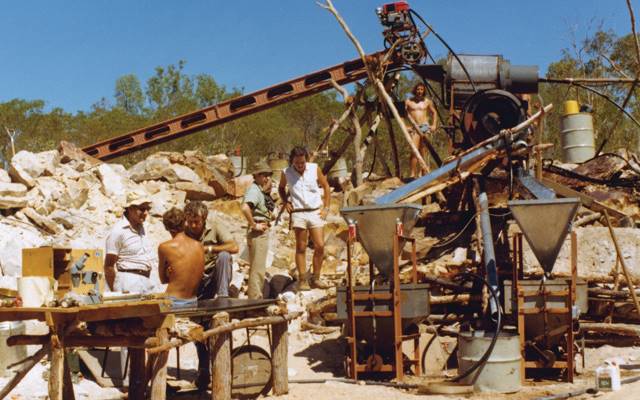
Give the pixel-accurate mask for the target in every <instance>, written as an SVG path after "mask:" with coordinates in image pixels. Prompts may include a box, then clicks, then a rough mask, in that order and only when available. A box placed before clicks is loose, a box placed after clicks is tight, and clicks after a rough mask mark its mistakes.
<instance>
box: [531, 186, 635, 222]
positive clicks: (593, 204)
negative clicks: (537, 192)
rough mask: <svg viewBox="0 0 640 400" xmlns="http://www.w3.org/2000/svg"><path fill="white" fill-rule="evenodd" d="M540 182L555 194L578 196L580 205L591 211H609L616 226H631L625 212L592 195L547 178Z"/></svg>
mask: <svg viewBox="0 0 640 400" xmlns="http://www.w3.org/2000/svg"><path fill="white" fill-rule="evenodd" d="M541 182H542V184H543V185H545V186H548V187H549V188H551V189H553V190H554V191H555V192H556V193H557V194H559V195H561V196H563V197H578V198H579V199H580V202H581V203H582V205H583V206H585V207H586V208H588V209H590V210H592V211H597V212H601V213H604V211H605V210H606V211H607V212H608V213H609V215H610V216H612V217H613V218H614V219H615V221H616V224H617V226H621V227H625V226H632V225H629V222H631V218H630V217H629V216H628V215H627V214H625V213H623V212H621V211H618V210H616V209H615V208H611V207H609V206H607V205H606V204H604V203H601V202H599V201H597V200H596V199H594V198H593V197H591V196H589V195H587V194H584V193H581V192H578V191H576V190H573V189H571V188H570V187H567V186H565V185H563V184H561V183H558V182H556V181H553V180H551V179H549V178H542V181H541Z"/></svg>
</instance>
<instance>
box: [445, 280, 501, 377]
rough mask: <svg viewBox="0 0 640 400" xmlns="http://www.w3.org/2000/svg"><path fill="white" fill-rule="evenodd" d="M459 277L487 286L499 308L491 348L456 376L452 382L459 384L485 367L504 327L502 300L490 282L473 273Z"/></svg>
mask: <svg viewBox="0 0 640 400" xmlns="http://www.w3.org/2000/svg"><path fill="white" fill-rule="evenodd" d="M458 277H462V278H463V281H466V280H469V279H468V278H472V279H473V280H476V281H480V282H482V284H483V285H484V286H486V287H487V289H488V290H489V293H490V295H491V297H492V298H493V300H494V301H495V302H496V304H497V305H498V307H497V313H496V321H495V324H496V329H495V332H494V334H493V338H491V343H490V344H489V347H487V350H486V351H485V352H484V354H483V355H482V357H480V359H479V360H478V361H477V362H476V363H475V364H473V365H472V366H471V368H469V369H468V370H466V371H465V372H463V373H462V374H458V376H456V377H455V378H453V379H452V382H458V381H460V380H461V379H464V378H466V377H467V376H469V375H471V373H472V372H473V371H475V370H476V369H478V368H480V367H484V365H485V363H486V362H487V360H489V357H491V353H492V352H493V348H494V347H495V345H496V342H497V341H498V337H499V336H500V327H501V325H502V309H501V308H500V305H499V304H500V298H499V297H498V294H497V293H496V291H495V290H494V289H493V288H492V287H491V285H490V284H489V282H487V280H486V279H484V278H483V277H482V276H480V275H478V274H474V273H471V272H465V273H463V274H460V275H457V276H456V278H458ZM465 278H467V279H465ZM458 351H460V350H458ZM480 372H482V370H480V371H478V373H477V374H476V376H475V377H474V378H473V382H471V384H473V383H475V381H476V379H478V376H479V375H480Z"/></svg>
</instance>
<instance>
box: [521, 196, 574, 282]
mask: <svg viewBox="0 0 640 400" xmlns="http://www.w3.org/2000/svg"><path fill="white" fill-rule="evenodd" d="M579 207H580V200H579V199H577V198H566V199H539V200H513V201H510V202H509V208H510V209H511V213H512V214H513V217H514V218H515V220H516V222H517V223H518V226H520V229H521V230H522V233H523V234H524V237H525V238H526V239H527V242H528V243H529V246H531V250H532V251H533V254H535V256H536V258H537V259H538V262H539V263H540V265H541V266H542V269H543V270H544V272H545V274H549V273H550V272H551V270H552V269H553V265H554V264H555V262H556V258H557V257H558V253H559V252H560V248H561V247H562V244H563V243H564V239H565V237H566V236H567V233H569V231H570V230H571V222H572V221H573V218H574V217H575V216H576V213H577V212H578V208H579Z"/></svg>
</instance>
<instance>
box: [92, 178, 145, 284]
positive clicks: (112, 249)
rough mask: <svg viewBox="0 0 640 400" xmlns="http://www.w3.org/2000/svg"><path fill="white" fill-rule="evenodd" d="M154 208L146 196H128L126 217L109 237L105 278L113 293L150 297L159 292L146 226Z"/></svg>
mask: <svg viewBox="0 0 640 400" xmlns="http://www.w3.org/2000/svg"><path fill="white" fill-rule="evenodd" d="M150 208H151V201H150V200H149V199H148V198H147V197H146V194H145V193H143V192H141V191H133V192H130V193H128V194H127V202H126V205H125V210H124V215H123V216H122V219H120V220H119V221H118V222H117V223H116V224H115V226H114V227H113V228H112V229H111V231H110V232H109V235H108V236H107V242H106V251H105V253H106V257H105V261H104V275H105V279H106V280H107V284H108V285H109V287H110V288H111V289H112V290H115V291H120V292H130V293H149V292H152V291H154V290H155V289H156V288H155V285H154V284H153V282H152V281H151V279H150V278H149V277H150V276H151V268H152V265H154V264H155V263H156V257H155V248H154V246H153V245H152V243H151V241H150V240H149V237H148V236H147V234H146V231H145V229H144V225H143V224H144V220H145V219H146V218H147V214H148V212H149V209H150Z"/></svg>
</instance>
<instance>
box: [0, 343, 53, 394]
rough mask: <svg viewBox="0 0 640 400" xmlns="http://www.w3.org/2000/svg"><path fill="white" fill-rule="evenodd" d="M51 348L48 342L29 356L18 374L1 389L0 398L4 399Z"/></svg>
mask: <svg viewBox="0 0 640 400" xmlns="http://www.w3.org/2000/svg"><path fill="white" fill-rule="evenodd" d="M50 348H51V345H50V344H49V343H46V344H44V345H43V346H42V348H40V350H38V351H37V352H36V353H35V354H34V355H32V356H31V357H29V358H27V360H26V361H25V362H24V365H23V366H22V367H21V368H20V370H19V371H18V372H17V373H16V375H15V376H14V377H13V378H11V380H10V381H9V382H7V383H6V384H5V385H4V387H3V388H2V390H0V399H4V398H5V397H7V395H8V394H9V393H11V391H12V390H13V388H14V387H16V386H17V385H18V383H20V381H21V380H22V378H24V377H25V376H26V375H27V374H28V373H29V371H31V368H33V366H34V365H36V364H37V363H38V362H39V361H40V360H41V359H42V358H43V357H44V356H45V355H47V353H48V352H49V350H50Z"/></svg>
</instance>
